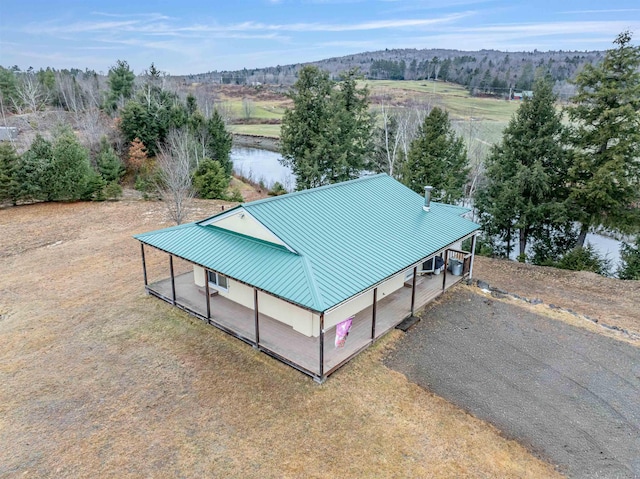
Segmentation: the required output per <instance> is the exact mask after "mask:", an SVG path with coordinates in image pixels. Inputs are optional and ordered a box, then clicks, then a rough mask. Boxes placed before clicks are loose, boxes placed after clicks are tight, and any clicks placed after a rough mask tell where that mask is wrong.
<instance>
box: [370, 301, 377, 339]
mask: <svg viewBox="0 0 640 479" xmlns="http://www.w3.org/2000/svg"><path fill="white" fill-rule="evenodd" d="M377 303H378V288H374V289H373V305H372V311H371V340H372V341H373V340H374V339H376V306H377Z"/></svg>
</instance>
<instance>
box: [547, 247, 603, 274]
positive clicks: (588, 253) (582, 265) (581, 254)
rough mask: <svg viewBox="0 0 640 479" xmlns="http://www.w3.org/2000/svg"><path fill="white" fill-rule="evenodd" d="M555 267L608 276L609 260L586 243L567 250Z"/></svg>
mask: <svg viewBox="0 0 640 479" xmlns="http://www.w3.org/2000/svg"><path fill="white" fill-rule="evenodd" d="M554 266H556V267H557V268H561V269H569V270H572V271H591V272H592V273H597V274H600V275H602V276H609V275H610V271H611V260H609V259H608V258H606V257H603V256H600V255H599V254H598V252H597V251H596V250H595V248H594V247H593V246H592V245H591V244H590V243H587V246H585V247H583V248H575V249H572V250H570V251H568V252H567V253H566V254H565V255H564V256H563V257H562V258H561V259H560V261H558V262H557V263H555V265H554Z"/></svg>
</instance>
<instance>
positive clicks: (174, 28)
mask: <svg viewBox="0 0 640 479" xmlns="http://www.w3.org/2000/svg"><path fill="white" fill-rule="evenodd" d="M473 14H474V12H461V13H455V14H450V15H443V16H439V17H433V18H403V19H393V20H373V21H365V22H355V23H320V22H318V23H306V22H305V23H281V24H277V23H261V22H255V21H248V22H242V23H235V24H226V25H221V24H216V23H211V24H203V23H201V24H191V25H177V24H173V23H171V22H167V21H165V20H166V19H168V18H169V17H166V16H164V15H159V14H150V15H146V16H145V15H141V16H140V18H138V19H129V20H121V21H115V20H114V21H83V22H75V23H70V24H62V23H60V22H45V23H30V24H28V25H27V26H26V27H25V28H24V29H23V31H24V32H25V33H30V34H39V35H42V34H49V35H69V34H74V33H91V32H114V31H118V32H136V33H139V34H153V35H155V36H158V35H175V34H180V33H188V32H190V33H194V32H247V31H249V32H260V31H263V32H264V31H268V32H274V31H276V32H277V31H282V32H357V31H369V30H392V29H402V28H420V27H425V26H430V25H437V24H445V23H451V22H455V21H457V20H460V19H462V18H465V17H469V16H471V15H473ZM100 15H102V14H100ZM258 38H259V37H258Z"/></svg>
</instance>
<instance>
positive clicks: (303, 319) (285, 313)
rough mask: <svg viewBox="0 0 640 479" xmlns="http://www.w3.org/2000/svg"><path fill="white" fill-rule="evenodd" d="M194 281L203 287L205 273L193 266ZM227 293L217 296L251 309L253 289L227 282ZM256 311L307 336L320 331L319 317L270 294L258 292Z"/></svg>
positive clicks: (222, 292) (220, 292) (202, 269)
mask: <svg viewBox="0 0 640 479" xmlns="http://www.w3.org/2000/svg"><path fill="white" fill-rule="evenodd" d="M193 275H194V281H195V283H196V285H198V286H202V287H203V286H204V281H205V272H204V268H201V267H200V266H196V265H194V266H193ZM228 285H229V291H219V292H218V294H219V295H220V296H222V297H224V298H227V299H229V300H231V301H233V302H235V303H238V304H241V305H242V306H245V307H246V308H249V309H253V288H252V287H250V286H247V285H246V284H242V283H238V282H237V281H234V280H233V279H231V278H229V280H228ZM258 310H259V311H260V313H262V314H266V315H267V316H270V317H272V318H274V319H277V320H278V321H282V322H283V323H285V324H288V325H289V326H291V327H292V328H293V329H295V330H296V331H298V332H299V333H302V334H305V335H307V336H318V334H319V331H320V317H319V316H318V315H314V314H312V313H311V312H310V311H307V310H306V309H302V308H299V307H298V306H295V305H293V304H291V303H287V302H286V301H282V300H281V299H279V298H276V297H275V296H271V295H270V294H267V293H263V292H260V291H259V292H258Z"/></svg>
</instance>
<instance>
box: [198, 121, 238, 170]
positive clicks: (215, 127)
mask: <svg viewBox="0 0 640 479" xmlns="http://www.w3.org/2000/svg"><path fill="white" fill-rule="evenodd" d="M206 134H207V135H206V136H207V141H206V155H205V156H207V157H209V158H211V159H213V160H215V161H217V162H219V163H220V165H221V166H222V168H223V169H224V171H225V173H226V174H227V176H231V173H232V172H233V163H232V162H231V146H232V144H233V137H232V136H231V133H229V132H228V131H227V128H226V126H225V124H224V120H223V119H222V115H220V113H219V112H218V110H213V114H212V115H211V118H209V119H208V120H207V121H206Z"/></svg>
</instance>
